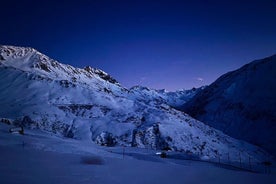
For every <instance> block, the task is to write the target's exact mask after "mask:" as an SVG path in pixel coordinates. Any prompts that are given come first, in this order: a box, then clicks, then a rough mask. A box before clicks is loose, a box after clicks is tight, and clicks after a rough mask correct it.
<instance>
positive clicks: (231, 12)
mask: <svg viewBox="0 0 276 184" xmlns="http://www.w3.org/2000/svg"><path fill="white" fill-rule="evenodd" d="M56 1H58V2H55V1H52V2H51V1H44V2H43V1H24V0H21V1H12V0H6V1H5V2H4V1H1V4H0V16H1V24H0V25H1V26H0V44H3V45H17V46H29V47H33V48H36V49H37V50H39V51H40V52H42V53H44V54H46V55H48V56H50V57H51V58H53V59H56V60H58V61H60V62H62V63H66V64H70V65H73V66H76V67H81V68H83V67H85V66H87V65H90V66H92V67H94V68H100V69H102V70H104V71H106V72H107V73H109V74H111V75H112V76H113V77H114V78H116V79H117V80H118V81H119V82H120V83H121V84H122V85H123V86H126V87H131V86H134V85H143V86H148V87H151V88H157V89H162V88H165V89H168V90H175V89H180V88H185V89H188V88H192V87H199V86H201V85H206V84H210V83H211V82H213V81H214V80H215V79H216V78H217V77H219V76H220V75H221V74H223V73H225V72H228V71H230V70H234V69H237V68H239V67H240V66H242V65H244V64H246V63H248V62H249V61H252V60H254V59H259V58H263V57H266V56H270V55H272V54H276V1H274V2H273V1H267V0H259V1H253V0H251V1H243V2H241V1H230V0H229V1H227V0H226V1H224V0H221V1H211V0H205V1H204V0H202V1H185V0H182V1H180V0H179V1H173V0H168V1H161V0H160V1H158V0H156V1H150V0H148V1H146V0H144V1H143V0H141V1H134V0H129V1H119V0H118V1H116V0H113V1H112V0H110V1H104V0H98V1H96V0H94V1H93V0H91V2H90V1H84V0H76V1H65V0H56Z"/></svg>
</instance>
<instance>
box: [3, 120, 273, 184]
mask: <svg viewBox="0 0 276 184" xmlns="http://www.w3.org/2000/svg"><path fill="white" fill-rule="evenodd" d="M9 127H10V126H7V125H2V124H0V152H1V157H0V183H23V184H24V183H26V184H27V183H28V184H29V183H42V184H43V183H53V184H55V183H58V184H61V183H82V184H85V183H89V184H91V183H93V184H97V183H99V184H105V183H115V184H117V183H118V184H119V183H133V184H141V183H143V184H147V183H159V184H162V183H166V184H167V183H174V184H178V183H179V184H182V183H226V184H227V183H229V184H230V183H231V184H232V183H236V184H238V183H276V173H275V169H274V168H272V172H271V174H269V175H267V174H256V173H249V172H245V171H240V170H229V169H225V168H221V167H216V166H215V165H213V164H209V163H203V162H194V161H187V160H179V159H162V158H159V157H157V156H155V155H154V154H153V153H152V152H151V151H150V150H146V149H138V148H126V149H124V152H122V151H123V150H122V148H103V147H99V146H97V145H95V144H93V143H87V142H83V141H82V142H81V141H78V140H72V139H64V138H59V137H56V136H54V135H50V134H48V133H44V132H40V131H37V130H32V131H30V130H26V134H25V135H24V136H22V135H16V134H10V133H8V129H9ZM123 153H124V154H123Z"/></svg>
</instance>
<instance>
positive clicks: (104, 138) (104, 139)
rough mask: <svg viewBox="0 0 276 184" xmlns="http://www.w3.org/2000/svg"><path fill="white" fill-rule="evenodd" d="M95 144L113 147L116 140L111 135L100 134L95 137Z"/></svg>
mask: <svg viewBox="0 0 276 184" xmlns="http://www.w3.org/2000/svg"><path fill="white" fill-rule="evenodd" d="M95 143H96V144H99V145H101V146H114V145H115V144H116V140H115V138H114V137H113V135H112V133H109V132H102V133H101V134H100V135H98V136H97V137H96V140H95Z"/></svg>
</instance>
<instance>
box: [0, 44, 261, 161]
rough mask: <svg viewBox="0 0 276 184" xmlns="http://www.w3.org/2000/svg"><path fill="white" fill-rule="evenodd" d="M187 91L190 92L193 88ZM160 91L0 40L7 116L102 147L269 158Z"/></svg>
mask: <svg viewBox="0 0 276 184" xmlns="http://www.w3.org/2000/svg"><path fill="white" fill-rule="evenodd" d="M142 91H143V90H142ZM184 93H185V92H184ZM187 94H188V95H187V99H188V98H189V97H188V96H189V94H191V96H192V95H193V92H187ZM158 95H159V96H160V97H161V100H156V99H157V96H158ZM158 95H157V96H156V97H154V98H153V99H152V96H151V95H150V94H148V92H141V89H139V88H136V89H135V88H132V89H130V90H128V89H126V88H124V87H122V86H121V85H120V84H119V83H118V82H117V81H116V80H115V79H113V78H112V77H111V76H110V75H108V74H106V73H105V72H103V71H101V70H97V69H93V68H91V67H86V68H84V69H79V68H74V67H72V66H69V65H64V64H61V63H59V62H57V61H55V60H53V59H51V58H49V57H47V56H45V55H43V54H41V53H39V52H38V51H36V50H35V49H32V48H23V47H12V46H1V47H0V102H1V109H0V118H2V119H0V121H2V122H4V123H7V124H9V123H11V124H14V125H22V126H25V127H28V128H38V129H41V130H45V131H48V132H53V133H55V134H57V135H60V136H65V137H70V138H74V139H79V140H82V141H83V142H91V141H93V142H95V143H97V144H100V145H106V146H114V145H121V146H134V147H140V148H151V149H172V150H174V151H182V152H186V153H192V154H196V155H199V156H200V157H204V158H217V157H223V156H226V155H229V154H230V155H231V157H233V158H238V157H239V155H240V154H241V157H242V158H245V159H248V157H251V158H254V159H256V160H258V161H260V162H261V161H263V159H264V158H265V157H266V153H264V152H263V150H261V149H260V148H258V147H256V146H253V145H250V144H248V143H246V142H243V141H239V140H236V139H233V138H231V137H229V136H227V135H225V134H223V133H222V132H220V131H218V130H216V129H214V128H211V127H209V126H206V125H205V124H203V123H202V122H200V121H197V120H195V119H193V118H191V117H190V116H189V115H187V114H185V113H183V112H180V111H177V110H176V109H174V108H172V107H171V105H172V104H176V103H175V102H171V101H169V100H164V99H166V97H164V94H162V93H161V92H158ZM167 96H169V95H167ZM158 98H159V97H158ZM182 100H183V101H185V98H184V97H183V99H182Z"/></svg>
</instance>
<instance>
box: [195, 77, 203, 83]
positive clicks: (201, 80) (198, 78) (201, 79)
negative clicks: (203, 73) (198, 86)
mask: <svg viewBox="0 0 276 184" xmlns="http://www.w3.org/2000/svg"><path fill="white" fill-rule="evenodd" d="M196 80H198V81H200V82H203V81H204V79H203V78H202V77H197V78H196Z"/></svg>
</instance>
